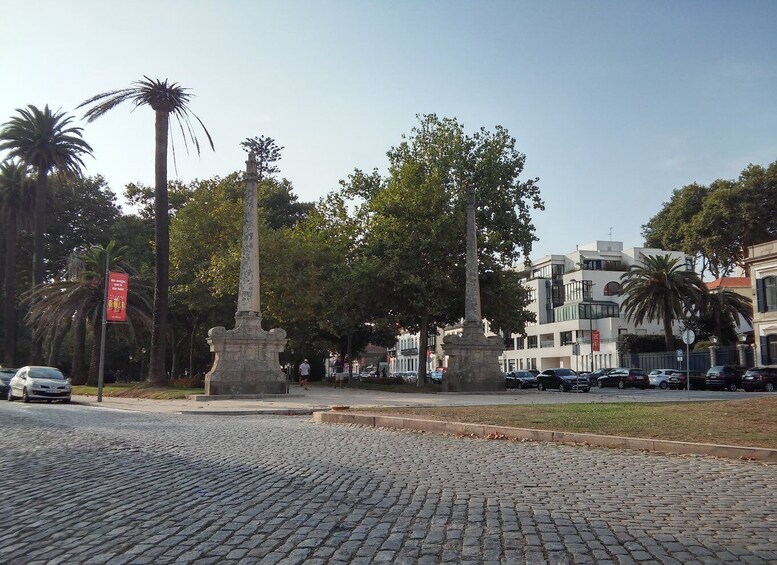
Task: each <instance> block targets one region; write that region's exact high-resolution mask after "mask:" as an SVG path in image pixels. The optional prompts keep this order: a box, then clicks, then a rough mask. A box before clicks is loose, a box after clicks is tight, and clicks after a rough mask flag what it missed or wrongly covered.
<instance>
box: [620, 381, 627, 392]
mask: <svg viewBox="0 0 777 565" xmlns="http://www.w3.org/2000/svg"><path fill="white" fill-rule="evenodd" d="M618 388H619V389H621V390H623V389H624V388H626V383H624V382H623V381H618Z"/></svg>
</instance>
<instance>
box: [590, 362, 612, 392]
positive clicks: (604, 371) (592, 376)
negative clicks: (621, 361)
mask: <svg viewBox="0 0 777 565" xmlns="http://www.w3.org/2000/svg"><path fill="white" fill-rule="evenodd" d="M614 370H615V369H613V368H612V367H605V368H603V369H596V370H595V371H592V372H590V373H588V375H587V377H588V382H589V383H590V385H591V386H592V387H594V386H596V382H597V381H598V380H599V377H603V376H604V375H606V374H607V373H609V372H610V371H614Z"/></svg>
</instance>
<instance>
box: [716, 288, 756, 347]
mask: <svg viewBox="0 0 777 565" xmlns="http://www.w3.org/2000/svg"><path fill="white" fill-rule="evenodd" d="M704 315H705V317H706V318H707V319H709V320H710V321H711V322H712V328H713V332H714V334H715V336H716V337H717V338H718V340H719V341H720V343H725V342H726V341H727V339H725V338H724V335H723V334H724V331H725V333H726V334H727V335H728V336H731V335H732V334H733V333H734V328H736V326H737V324H738V322H739V318H740V317H741V318H742V319H743V320H744V321H745V322H747V323H748V324H752V323H753V301H752V300H751V299H749V298H747V297H746V296H742V295H741V294H738V293H736V292H733V291H731V290H728V289H721V290H717V291H714V292H710V293H709V295H708V296H707V300H706V301H705V303H704Z"/></svg>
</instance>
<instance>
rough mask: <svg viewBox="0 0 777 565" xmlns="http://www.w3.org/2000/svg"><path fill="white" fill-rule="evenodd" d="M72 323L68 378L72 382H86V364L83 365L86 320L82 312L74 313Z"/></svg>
mask: <svg viewBox="0 0 777 565" xmlns="http://www.w3.org/2000/svg"><path fill="white" fill-rule="evenodd" d="M73 325H74V328H73V363H72V365H71V367H70V378H71V379H72V380H73V384H77V385H81V384H84V383H85V382H86V366H85V365H84V361H85V360H84V351H85V349H86V320H85V319H84V316H83V314H81V313H80V312H78V313H76V316H75V320H73Z"/></svg>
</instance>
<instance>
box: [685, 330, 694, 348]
mask: <svg viewBox="0 0 777 565" xmlns="http://www.w3.org/2000/svg"><path fill="white" fill-rule="evenodd" d="M695 339H696V333H694V331H693V330H685V331H684V332H683V343H684V344H685V345H691V344H692V343H693V341H694V340H695Z"/></svg>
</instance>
